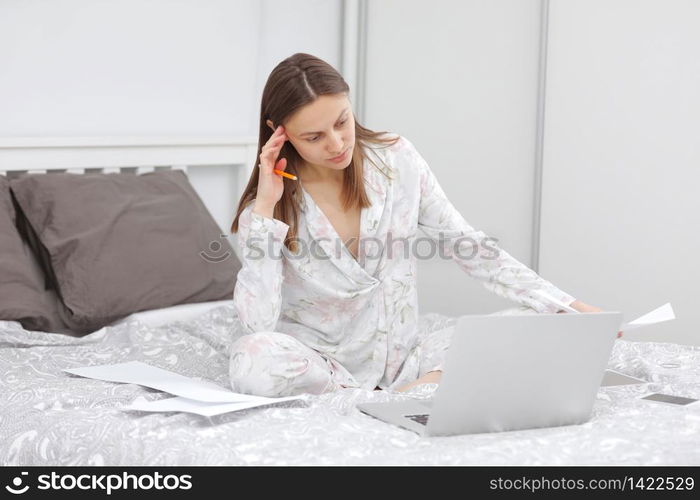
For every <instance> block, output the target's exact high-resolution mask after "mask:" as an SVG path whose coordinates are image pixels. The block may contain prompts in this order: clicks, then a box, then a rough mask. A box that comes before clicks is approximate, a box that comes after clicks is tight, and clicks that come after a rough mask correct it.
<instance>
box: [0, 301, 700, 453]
mask: <svg viewBox="0 0 700 500" xmlns="http://www.w3.org/2000/svg"><path fill="white" fill-rule="evenodd" d="M454 321H455V318H451V317H447V316H444V315H439V314H434V313H431V314H426V315H422V316H421V317H420V322H421V325H420V326H421V328H422V329H425V330H430V331H432V330H436V329H438V328H444V327H445V326H447V325H449V324H453V322H454ZM237 332H240V325H239V324H238V320H237V319H236V318H235V313H234V311H233V306H232V305H228V304H227V305H223V306H221V307H217V308H215V309H212V310H210V311H208V312H206V313H204V314H201V315H200V316H198V317H196V318H195V319H192V320H188V321H176V322H171V323H168V324H165V325H162V326H160V327H151V326H147V325H146V324H144V323H142V322H140V321H139V320H137V319H130V320H127V321H124V322H123V323H121V324H117V325H114V326H110V327H107V328H105V329H103V330H101V331H98V332H95V333H93V334H90V335H88V336H86V337H82V338H73V337H68V336H64V335H58V334H50V333H44V332H34V331H27V330H24V329H22V327H21V326H20V325H19V323H17V322H12V321H0V408H1V410H0V463H2V464H5V465H187V464H199V465H228V464H503V465H505V464H519V465H536V464H550V465H563V464H649V465H652V464H700V408H699V407H698V405H697V404H696V405H694V406H693V405H691V406H689V407H675V406H668V405H663V404H659V403H652V402H648V401H643V400H640V399H639V396H640V395H643V394H645V393H648V392H651V391H662V392H668V393H672V394H677V395H682V396H689V397H695V398H700V348H698V347H692V346H683V345H677V344H668V343H652V342H629V341H625V340H618V341H617V342H616V344H615V348H614V351H613V355H612V357H611V359H610V362H609V368H612V369H615V370H618V371H620V372H623V373H626V374H629V375H632V376H635V377H639V378H642V379H644V380H646V381H648V382H649V383H648V384H642V385H628V386H612V387H604V388H601V389H600V391H599V393H598V396H597V400H596V403H595V406H594V410H593V417H592V418H591V420H590V421H589V422H587V423H585V424H583V425H578V426H565V427H556V428H547V429H532V430H526V431H516V432H502V433H491V434H475V435H465V436H455V437H438V438H421V437H419V436H418V435H416V434H414V433H412V432H410V431H406V430H403V429H400V428H397V427H393V426H390V425H388V424H385V423H383V422H381V421H378V420H376V419H373V418H372V417H369V416H367V415H365V414H363V413H361V412H360V411H359V410H357V409H356V408H355V405H356V404H358V403H360V402H367V401H386V400H390V399H401V398H407V397H417V398H425V397H429V396H430V395H431V394H432V392H433V391H434V390H435V388H436V387H437V386H436V385H435V384H425V385H422V386H418V387H416V388H414V389H413V390H412V391H409V392H408V393H402V394H400V393H388V392H384V391H366V390H359V389H344V390H341V391H338V392H335V393H330V394H324V395H321V396H312V395H309V396H306V397H305V399H304V400H303V401H293V402H287V403H279V404H277V405H275V406H270V407H265V408H254V409H250V410H245V411H242V412H237V413H229V414H224V415H219V416H216V417H211V418H207V417H202V416H199V415H194V414H186V413H173V412H171V413H145V412H138V411H123V410H121V409H120V408H122V407H124V406H126V405H128V404H129V403H130V402H131V401H133V400H134V399H135V398H137V397H139V396H143V397H146V398H147V399H160V398H164V397H170V396H169V395H167V394H164V393H161V392H159V391H156V390H153V389H148V388H144V387H141V386H138V385H133V384H116V383H109V382H103V381H99V380H92V379H87V378H82V377H77V376H74V375H70V374H67V373H65V372H63V371H62V370H63V369H64V368H75V367H82V366H89V365H99V364H109V363H118V362H123V361H130V360H139V361H143V362H146V363H149V364H152V365H155V366H159V367H161V368H165V369H168V370H171V371H175V372H178V373H181V374H183V375H186V376H189V377H193V378H200V379H206V380H210V381H212V382H215V383H218V384H219V385H221V386H222V387H227V388H228V383H227V364H228V356H227V349H228V345H229V344H230V342H231V341H232V339H233V338H234V337H235V336H236V335H237V334H238V333H237Z"/></svg>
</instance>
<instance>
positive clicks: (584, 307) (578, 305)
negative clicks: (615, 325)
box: [570, 300, 622, 339]
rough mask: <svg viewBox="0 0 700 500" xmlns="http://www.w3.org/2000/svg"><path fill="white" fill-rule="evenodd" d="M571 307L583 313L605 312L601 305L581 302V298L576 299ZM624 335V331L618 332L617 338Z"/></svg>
mask: <svg viewBox="0 0 700 500" xmlns="http://www.w3.org/2000/svg"><path fill="white" fill-rule="evenodd" d="M570 306H571V307H573V308H574V309H576V310H577V311H578V312H582V313H587V312H603V310H602V309H601V308H600V307H596V306H592V305H590V304H586V303H585V302H581V301H580V300H574V301H573V302H572V303H571V304H570ZM620 337H622V332H621V331H620V332H617V338H618V339H619V338H620Z"/></svg>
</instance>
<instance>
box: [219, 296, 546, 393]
mask: <svg viewBox="0 0 700 500" xmlns="http://www.w3.org/2000/svg"><path fill="white" fill-rule="evenodd" d="M511 314H537V311H535V310H534V309H532V308H530V307H527V306H520V307H513V308H509V309H503V310H500V311H496V312H495V313H492V315H511ZM453 330H454V327H453V326H450V327H448V328H444V329H441V330H437V331H434V332H429V333H427V334H426V335H424V336H423V338H422V339H421V343H420V344H419V345H418V346H417V348H418V349H420V355H419V357H420V368H419V375H418V376H419V377H422V376H423V375H425V374H426V373H428V372H429V371H434V370H439V369H441V368H442V362H443V361H444V357H445V354H446V352H447V347H449V344H450V338H451V336H452V333H453ZM409 356H410V354H409ZM337 374H347V371H346V370H345V368H344V367H342V366H341V365H340V364H339V363H338V362H337V361H335V360H334V359H332V358H330V357H327V356H324V355H323V354H321V353H319V352H318V351H315V350H313V349H311V348H310V347H308V346H306V345H305V344H303V343H302V342H301V341H299V340H297V339H295V338H294V337H292V336H291V335H287V334H285V333H280V332H258V333H252V334H249V335H244V336H242V337H240V338H238V339H237V340H236V341H235V342H234V343H233V344H232V345H231V350H230V358H229V380H230V383H231V388H232V389H233V391H234V392H238V393H241V394H254V395H256V396H267V397H282V396H293V395H297V394H302V393H310V394H322V393H325V392H330V391H334V390H336V389H340V388H341V387H345V386H344V385H343V382H344V381H345V380H346V378H344V377H341V376H339V375H337ZM408 382H410V381H405V383H408Z"/></svg>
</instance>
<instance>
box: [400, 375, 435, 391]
mask: <svg viewBox="0 0 700 500" xmlns="http://www.w3.org/2000/svg"><path fill="white" fill-rule="evenodd" d="M441 377H442V370H435V371H432V372H428V373H426V374H425V375H423V376H422V377H420V378H419V379H417V380H414V381H413V382H411V383H409V384H406V385H404V386H402V387H400V388H399V389H396V390H397V391H398V392H405V391H407V390H409V389H410V388H411V387H415V386H417V385H420V384H438V383H440V378H441Z"/></svg>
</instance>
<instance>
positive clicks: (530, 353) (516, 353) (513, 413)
mask: <svg viewBox="0 0 700 500" xmlns="http://www.w3.org/2000/svg"><path fill="white" fill-rule="evenodd" d="M621 324H622V313H620V312H609V311H605V312H596V313H580V314H576V313H561V314H555V313H551V314H548V313H541V314H523V315H511V316H493V315H468V316H462V317H460V318H459V319H458V321H457V324H456V327H455V333H454V335H453V337H452V339H451V343H450V347H449V349H448V352H447V356H446V360H445V363H444V365H443V373H442V379H441V381H440V385H439V386H438V388H437V389H436V391H435V394H434V396H433V398H432V399H430V400H419V399H414V400H408V401H398V402H385V403H365V404H360V405H358V406H357V408H358V409H359V410H360V411H362V412H364V413H367V414H368V415H371V416H373V417H376V418H378V419H381V420H384V421H386V422H389V423H392V424H395V425H399V426H401V427H404V428H406V429H409V430H412V431H415V432H417V433H419V434H421V435H423V436H449V435H455V434H474V433H482V432H501V431H509V430H519V429H531V428H537V427H555V426H561V425H576V424H582V423H584V422H587V421H588V420H589V419H590V417H591V412H592V409H593V403H594V401H595V397H596V393H597V392H598V388H599V387H600V386H601V382H602V380H603V374H604V372H605V368H606V366H607V363H608V360H609V358H610V354H611V352H612V348H613V345H614V343H615V339H616V338H617V332H618V331H619V329H620V326H621Z"/></svg>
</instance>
